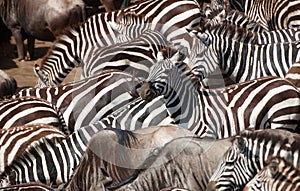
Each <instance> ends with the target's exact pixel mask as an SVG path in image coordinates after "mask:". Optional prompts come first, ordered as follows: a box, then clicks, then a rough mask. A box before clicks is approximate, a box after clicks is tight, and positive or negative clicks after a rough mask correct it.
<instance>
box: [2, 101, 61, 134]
mask: <svg viewBox="0 0 300 191" xmlns="http://www.w3.org/2000/svg"><path fill="white" fill-rule="evenodd" d="M35 123H42V124H49V125H53V126H55V127H58V128H59V129H61V130H63V131H65V130H66V124H65V121H64V118H63V116H62V113H61V112H60V111H59V110H58V109H57V108H56V107H55V105H53V104H51V103H49V102H48V101H46V100H44V99H40V98H36V97H27V96H26V97H21V98H14V99H8V100H4V101H1V102H0V127H1V128H4V129H6V128H10V127H14V126H22V125H26V124H35Z"/></svg>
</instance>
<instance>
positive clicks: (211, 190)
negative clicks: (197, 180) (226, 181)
mask: <svg viewBox="0 0 300 191" xmlns="http://www.w3.org/2000/svg"><path fill="white" fill-rule="evenodd" d="M216 185H217V184H216V181H210V182H209V183H208V185H207V189H206V191H214V190H216Z"/></svg>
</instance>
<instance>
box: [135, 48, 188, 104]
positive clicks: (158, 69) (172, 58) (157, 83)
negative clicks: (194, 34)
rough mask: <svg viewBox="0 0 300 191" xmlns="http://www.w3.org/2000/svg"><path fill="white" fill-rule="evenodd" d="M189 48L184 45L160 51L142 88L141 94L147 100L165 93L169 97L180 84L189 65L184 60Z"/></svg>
mask: <svg viewBox="0 0 300 191" xmlns="http://www.w3.org/2000/svg"><path fill="white" fill-rule="evenodd" d="M186 54H187V50H186V48H182V47H179V48H178V47H168V48H166V49H164V50H162V51H161V52H160V53H158V56H157V58H158V61H157V63H156V64H154V65H153V66H152V67H151V68H150V72H149V76H148V78H147V79H146V81H145V82H144V84H143V85H142V87H141V88H140V91H139V95H140V96H141V97H142V99H144V100H146V101H151V100H153V99H154V98H155V97H158V96H160V95H164V96H165V97H168V96H170V95H171V94H172V91H173V90H175V91H176V89H178V88H176V87H177V86H178V85H179V84H181V82H180V80H181V79H182V77H180V76H179V75H181V74H182V73H183V72H182V71H181V70H186V68H187V65H186V64H185V63H184V62H183V60H184V59H185V58H186ZM166 57H167V58H166Z"/></svg>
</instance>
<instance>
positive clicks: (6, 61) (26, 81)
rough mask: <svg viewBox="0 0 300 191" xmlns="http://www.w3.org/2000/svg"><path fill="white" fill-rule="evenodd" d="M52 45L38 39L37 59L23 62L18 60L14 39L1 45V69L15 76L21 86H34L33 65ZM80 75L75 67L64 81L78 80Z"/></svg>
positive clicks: (35, 78)
mask: <svg viewBox="0 0 300 191" xmlns="http://www.w3.org/2000/svg"><path fill="white" fill-rule="evenodd" d="M51 45H52V42H43V41H36V42H35V59H33V60H31V61H22V62H19V61H17V51H16V46H15V43H14V41H13V40H11V41H10V45H0V69H2V70H4V71H5V72H6V73H8V74H9V75H11V76H13V77H14V78H15V79H16V81H17V84H18V86H19V87H23V86H34V85H35V83H36V81H37V77H36V76H35V74H34V72H33V66H34V64H35V63H36V62H37V63H39V62H40V60H41V58H42V57H43V56H44V55H45V54H46V53H47V51H48V49H49V47H50V46H51ZM25 46H26V41H25ZM79 75H80V74H79V72H77V70H76V69H75V70H73V71H72V72H71V73H70V74H69V75H68V76H67V78H66V79H65V81H64V82H63V83H67V82H70V81H74V80H77V79H79V77H78V76H79Z"/></svg>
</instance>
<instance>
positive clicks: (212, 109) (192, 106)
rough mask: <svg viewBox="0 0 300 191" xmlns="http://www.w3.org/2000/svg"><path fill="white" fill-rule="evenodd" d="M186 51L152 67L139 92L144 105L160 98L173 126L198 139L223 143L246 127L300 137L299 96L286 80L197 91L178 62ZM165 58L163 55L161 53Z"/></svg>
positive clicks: (195, 80)
mask: <svg viewBox="0 0 300 191" xmlns="http://www.w3.org/2000/svg"><path fill="white" fill-rule="evenodd" d="M184 51H185V49H183V50H180V49H179V50H178V52H177V53H176V54H175V55H174V56H173V57H171V58H170V59H162V60H159V61H158V63H156V64H155V65H153V66H152V67H151V70H150V73H149V76H148V78H147V79H146V80H145V82H144V83H143V85H142V87H141V88H140V89H139V95H140V96H141V98H142V99H144V100H146V101H151V100H152V99H153V98H155V97H157V96H164V101H165V103H166V107H167V109H168V111H169V113H170V116H172V118H173V119H174V120H175V123H179V122H180V123H182V124H183V125H186V128H188V129H190V130H191V131H192V132H194V133H195V134H197V135H199V136H201V137H203V136H205V137H213V138H226V137H230V136H234V135H236V134H238V133H239V132H241V131H243V130H244V129H247V128H255V129H264V128H272V129H275V128H286V129H289V130H293V131H296V132H299V127H298V124H299V120H300V113H299V112H300V110H299V104H300V97H299V95H300V92H299V90H298V89H297V88H296V87H295V86H293V84H291V83H290V82H289V81H287V80H285V79H282V78H279V77H275V76H268V77H264V78H258V79H255V80H250V81H247V82H244V83H239V84H235V85H231V86H228V87H225V88H217V89H207V88H204V87H201V85H200V83H199V79H198V77H197V76H195V75H194V74H193V71H192V70H191V69H190V68H189V67H188V65H187V64H186V63H185V62H183V60H184V59H185V58H184V56H185V53H184ZM163 54H164V52H163Z"/></svg>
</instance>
